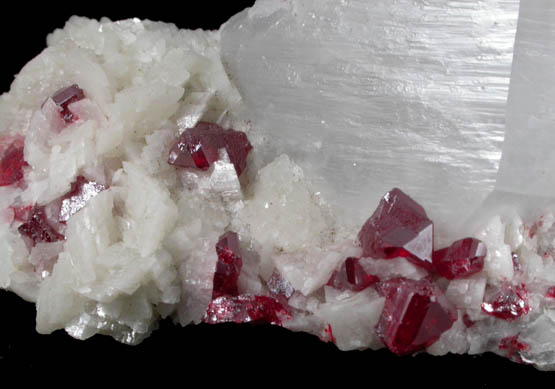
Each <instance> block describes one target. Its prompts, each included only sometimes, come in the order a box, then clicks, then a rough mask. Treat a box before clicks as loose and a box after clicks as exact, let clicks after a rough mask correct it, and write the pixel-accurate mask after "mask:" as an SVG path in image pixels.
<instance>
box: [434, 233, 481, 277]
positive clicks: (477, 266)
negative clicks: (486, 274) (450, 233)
mask: <svg viewBox="0 0 555 389" xmlns="http://www.w3.org/2000/svg"><path fill="white" fill-rule="evenodd" d="M486 252H487V249H486V245H485V244H483V243H482V242H481V241H480V240H478V239H474V238H466V239H461V240H458V241H456V242H455V243H453V244H452V245H451V246H449V247H446V248H444V249H441V250H437V251H435V252H434V255H433V263H434V268H435V271H436V272H437V273H438V274H439V275H440V276H442V277H444V278H447V279H448V280H454V279H456V278H463V277H468V276H470V275H472V274H475V273H478V272H479V271H481V270H482V269H483V268H484V258H485V256H486Z"/></svg>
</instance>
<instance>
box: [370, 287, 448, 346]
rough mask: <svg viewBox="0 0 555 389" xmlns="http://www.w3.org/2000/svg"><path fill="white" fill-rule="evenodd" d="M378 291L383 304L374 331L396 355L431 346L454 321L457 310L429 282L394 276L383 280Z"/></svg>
mask: <svg viewBox="0 0 555 389" xmlns="http://www.w3.org/2000/svg"><path fill="white" fill-rule="evenodd" d="M379 290H380V291H381V293H382V294H383V295H384V297H385V304H384V308H383V311H382V314H381V316H380V320H379V321H378V324H377V325H376V334H377V335H378V337H379V338H380V339H381V340H382V342H383V343H384V344H385V345H386V346H387V347H388V348H389V349H390V350H391V351H393V352H394V353H395V354H398V355H403V354H410V353H413V352H415V351H418V350H422V349H424V348H426V347H428V346H430V345H431V344H433V343H434V342H435V341H437V340H438V339H439V337H440V336H441V334H442V333H444V332H445V331H447V330H448V329H450V328H451V326H452V325H453V323H454V322H455V321H456V320H457V311H456V309H455V308H454V307H453V306H452V305H451V304H450V303H449V301H447V299H446V298H445V296H444V295H443V293H442V292H441V290H440V289H439V288H438V287H437V286H436V285H435V284H433V283H431V282H430V281H427V280H420V281H415V280H409V279H405V278H395V279H392V280H389V281H386V282H382V283H381V285H380V288H379Z"/></svg>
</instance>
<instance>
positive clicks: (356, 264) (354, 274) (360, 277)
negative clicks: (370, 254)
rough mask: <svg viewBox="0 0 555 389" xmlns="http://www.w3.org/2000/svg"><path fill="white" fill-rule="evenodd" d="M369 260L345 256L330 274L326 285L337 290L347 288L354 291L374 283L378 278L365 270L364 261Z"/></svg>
mask: <svg viewBox="0 0 555 389" xmlns="http://www.w3.org/2000/svg"><path fill="white" fill-rule="evenodd" d="M369 260H370V259H368V258H362V259H360V258H355V257H349V258H347V259H346V260H345V261H344V262H343V264H342V265H341V267H340V268H339V269H338V270H336V271H335V272H334V273H333V274H332V276H331V278H330V280H329V281H328V285H329V286H332V287H334V288H336V289H339V290H347V289H348V290H353V291H356V292H358V291H361V290H363V289H366V288H368V287H369V286H371V285H374V284H375V283H376V282H378V281H379V280H380V279H379V278H378V277H377V276H375V275H373V274H371V273H370V272H368V271H367V270H366V268H365V266H364V263H365V262H366V261H369Z"/></svg>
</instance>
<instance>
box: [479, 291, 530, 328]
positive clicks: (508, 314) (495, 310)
mask: <svg viewBox="0 0 555 389" xmlns="http://www.w3.org/2000/svg"><path fill="white" fill-rule="evenodd" d="M529 297H530V295H529V293H528V289H527V288H526V285H524V284H518V285H511V284H508V283H506V284H503V285H502V286H500V287H491V288H489V290H486V295H485V297H484V302H483V303H482V311H483V312H485V313H487V314H488V315H491V316H495V317H497V318H499V319H503V320H509V321H510V320H515V319H518V318H519V317H521V316H523V315H527V314H528V313H529V312H530V309H531V308H530V303H529V301H528V299H529Z"/></svg>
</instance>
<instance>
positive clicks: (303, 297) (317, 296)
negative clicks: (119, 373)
mask: <svg viewBox="0 0 555 389" xmlns="http://www.w3.org/2000/svg"><path fill="white" fill-rule="evenodd" d="M518 8H519V2H518V1H517V0H506V1H502V2H499V1H496V0H485V1H478V0H468V1H466V2H445V1H442V0H431V1H428V0H427V1H424V0H417V1H413V0H410V1H409V0H399V1H390V0H376V1H373V2H371V3H370V2H368V1H365V0H351V1H332V0H303V1H300V0H288V1H278V0H259V1H257V2H256V4H255V5H254V6H253V7H252V8H249V9H247V10H245V11H243V12H241V13H240V14H238V15H236V16H234V17H233V18H231V19H230V20H229V21H228V22H227V23H226V24H224V25H223V26H222V28H221V29H220V30H219V31H202V30H196V31H190V30H178V29H177V28H176V27H175V26H173V25H168V24H164V23H157V22H151V21H140V20H138V19H131V20H123V21H118V22H111V21H109V20H107V19H102V20H101V21H96V20H90V19H86V18H79V17H73V18H71V19H70V20H69V21H68V22H67V24H66V26H65V27H64V28H63V29H59V30H56V31H55V32H53V33H52V34H51V35H50V36H49V37H48V48H46V49H45V50H44V51H43V52H42V53H41V54H40V55H39V56H37V57H36V58H35V59H33V60H32V61H31V62H29V63H28V64H27V65H26V66H25V67H24V68H23V69H22V70H21V72H20V73H19V75H18V76H17V77H16V79H15V81H14V83H13V85H12V87H11V90H10V92H8V93H6V94H4V95H2V97H1V98H0V252H1V253H2V254H1V255H0V287H1V288H3V289H7V290H11V291H13V292H15V293H17V294H18V295H20V296H21V297H23V298H24V299H26V300H28V301H32V302H35V303H36V304H37V316H36V328H37V331H38V332H40V333H45V334H46V333H51V332H53V331H55V330H58V329H64V330H65V331H66V332H67V333H68V334H69V335H71V336H72V337H75V338H78V339H87V338H89V337H91V336H93V335H95V334H105V335H109V336H112V337H113V338H115V339H116V340H118V341H121V342H123V343H127V344H138V343H140V342H141V341H142V340H143V339H145V338H146V337H147V336H149V334H150V333H151V332H152V331H153V330H154V329H155V328H156V327H157V323H158V321H159V320H160V319H163V318H171V319H173V320H174V321H175V322H179V323H180V324H181V325H188V324H191V323H208V324H217V323H224V322H232V323H247V322H250V323H263V324H272V325H276V326H282V327H284V328H287V329H290V330H293V331H304V332H307V333H309V334H313V335H315V336H317V337H319V338H320V339H322V340H324V341H328V342H332V343H333V344H335V345H336V346H337V348H338V349H340V350H354V349H366V348H371V349H379V348H384V347H387V348H388V349H389V350H391V351H392V352H393V353H395V354H400V355H404V354H413V353H417V352H428V353H431V354H433V355H443V354H446V353H458V354H462V353H470V354H478V353H483V352H488V351H490V352H494V353H497V354H499V355H501V356H504V357H506V358H508V359H510V360H512V361H514V362H518V363H523V364H533V365H534V366H536V367H538V368H540V369H546V370H555V341H554V339H555V314H554V309H555V301H554V296H555V292H554V288H555V259H554V258H555V243H554V242H555V213H554V212H553V207H552V206H550V205H551V199H552V198H553V196H554V193H553V189H554V187H555V186H554V185H553V182H552V181H553V180H552V177H551V175H549V174H548V172H549V168H550V166H551V165H552V164H551V163H550V161H551V160H552V158H553V153H552V151H551V150H550V147H551V146H550V145H551V144H552V142H551V137H552V135H551V134H552V131H551V130H552V124H553V123H552V120H551V116H552V110H551V109H550V107H551V106H552V105H553V104H554V103H555V101H554V100H555V97H554V96H555V95H554V94H553V90H555V89H554V88H553V87H552V85H553V82H555V80H554V76H553V70H552V69H553V68H554V67H553V66H552V65H553V63H552V62H553V61H552V60H551V59H552V58H553V47H552V46H553V45H552V43H551V42H552V41H553V40H549V39H543V38H542V39H540V37H542V36H543V34H547V36H548V37H552V36H554V35H555V32H554V31H555V26H553V22H552V20H555V19H554V18H552V16H553V14H554V13H555V6H554V5H552V4H550V3H549V2H545V1H539V0H538V1H535V0H534V1H530V2H522V4H520V15H521V18H520V21H519V28H518V33H516V21H517V13H518ZM515 33H516V45H515V44H514V43H515ZM538 47H541V49H542V50H544V51H545V52H546V53H548V54H549V55H542V56H536V55H535V54H536V53H537V50H538ZM513 48H514V50H513ZM513 54H514V61H513ZM511 64H513V68H512V73H511ZM510 77H511V84H510V85H511V88H510V91H509V78H510ZM508 93H509V95H508ZM508 96H509V97H508ZM505 112H507V116H506V117H507V121H506V123H505ZM505 129H506V131H505ZM531 134H534V136H531Z"/></svg>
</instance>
